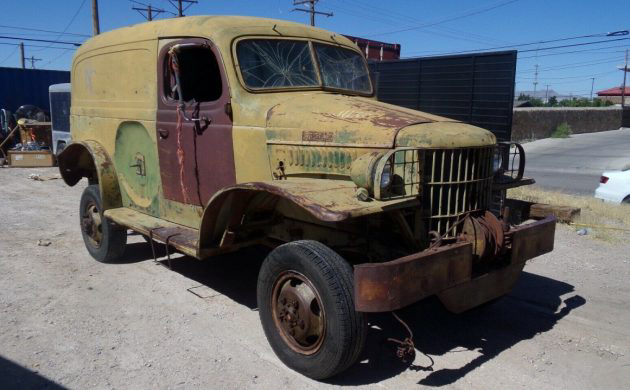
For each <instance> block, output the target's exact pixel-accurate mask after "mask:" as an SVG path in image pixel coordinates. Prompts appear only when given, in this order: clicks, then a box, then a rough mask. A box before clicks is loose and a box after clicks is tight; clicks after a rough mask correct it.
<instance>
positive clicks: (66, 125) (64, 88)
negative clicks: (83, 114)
mask: <svg viewBox="0 0 630 390" xmlns="http://www.w3.org/2000/svg"><path fill="white" fill-rule="evenodd" d="M48 94H49V96H50V121H51V122H52V148H53V153H54V154H55V155H58V154H59V153H61V151H62V150H63V149H64V148H65V147H66V145H68V144H69V143H70V141H71V140H72V137H71V136H70V83H64V84H53V85H51V86H50V87H48Z"/></svg>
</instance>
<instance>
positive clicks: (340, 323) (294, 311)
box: [258, 241, 367, 379]
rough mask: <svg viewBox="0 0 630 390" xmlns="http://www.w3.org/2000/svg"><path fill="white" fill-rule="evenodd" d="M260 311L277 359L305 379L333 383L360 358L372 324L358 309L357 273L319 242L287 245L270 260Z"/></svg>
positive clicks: (265, 270)
mask: <svg viewBox="0 0 630 390" xmlns="http://www.w3.org/2000/svg"><path fill="white" fill-rule="evenodd" d="M258 308H259V311H260V320H261V322H262V326H263V329H264V331H265V335H266V336H267V340H268V341H269V344H271V347H272V348H273V350H274V352H275V353H276V355H277V356H278V357H279V358H280V360H282V362H283V363H284V364H286V365H287V366H288V367H290V368H292V369H293V370H295V371H297V372H299V373H301V374H303V375H306V376H308V377H310V378H313V379H325V378H329V377H331V376H333V375H335V374H338V373H339V372H341V371H343V370H345V369H347V368H348V367H350V366H351V365H352V364H354V363H355V362H356V360H357V359H358V358H359V355H360V354H361V351H362V349H363V345H364V343H365V337H366V332H367V321H366V316H365V314H364V313H359V312H357V311H356V310H355V308H354V287H353V271H352V267H351V266H350V264H348V262H346V261H345V260H344V259H343V258H341V256H339V255H338V254H337V253H335V252H334V251H333V250H332V249H330V248H328V247H327V246H325V245H323V244H321V243H319V242H317V241H295V242H291V243H288V244H284V245H281V246H279V247H277V248H276V249H274V250H273V251H272V252H271V253H270V254H269V256H267V258H266V259H265V261H264V263H263V265H262V267H261V270H260V273H259V276H258Z"/></svg>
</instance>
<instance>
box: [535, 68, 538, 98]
mask: <svg viewBox="0 0 630 390" xmlns="http://www.w3.org/2000/svg"><path fill="white" fill-rule="evenodd" d="M534 67H535V69H536V70H535V71H534V97H536V86H537V85H538V64H536V65H534Z"/></svg>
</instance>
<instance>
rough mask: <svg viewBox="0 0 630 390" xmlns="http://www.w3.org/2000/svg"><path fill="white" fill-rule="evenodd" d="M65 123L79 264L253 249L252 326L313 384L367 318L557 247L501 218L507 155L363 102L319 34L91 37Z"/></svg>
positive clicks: (468, 303) (234, 22) (485, 141)
mask: <svg viewBox="0 0 630 390" xmlns="http://www.w3.org/2000/svg"><path fill="white" fill-rule="evenodd" d="M71 131H72V139H73V142H72V143H71V144H70V145H68V146H67V147H66V149H65V150H64V151H63V153H61V155H60V156H59V167H60V171H61V174H62V176H63V179H64V180H65V182H66V183H67V184H69V185H75V184H76V183H78V182H79V181H80V180H81V178H87V179H88V184H89V185H88V186H87V188H86V189H85V191H84V193H83V196H82V198H81V202H80V218H81V220H80V223H81V229H82V234H83V238H84V241H85V245H86V248H87V249H88V251H89V252H90V254H91V255H92V256H93V257H95V258H96V259H97V260H99V261H104V262H107V261H116V260H117V259H119V258H121V257H124V248H125V244H126V240H127V230H133V231H135V232H138V233H141V234H143V235H145V236H147V237H149V238H150V240H154V241H157V242H162V243H167V244H168V245H169V246H172V247H174V248H176V249H177V250H178V251H180V252H182V253H184V254H186V255H189V256H192V257H195V258H198V259H205V258H209V257H212V256H214V255H217V254H221V253H225V252H228V251H235V250H237V249H239V248H243V247H245V246H251V245H260V244H263V245H267V246H269V247H270V248H272V250H271V252H270V253H269V255H268V256H267V258H266V259H265V261H264V263H263V265H262V268H261V270H260V274H259V279H258V306H259V310H260V317H261V322H262V325H263V328H264V330H265V334H266V335H267V338H268V340H269V342H270V344H271V346H272V348H273V349H274V351H275V352H276V354H277V355H278V356H279V357H280V359H281V360H282V361H283V362H284V363H285V364H287V365H288V366H290V367H291V368H293V369H295V370H297V371H299V372H301V373H303V374H305V375H307V376H310V377H312V378H317V379H321V378H326V377H330V376H332V375H335V374H337V373H339V372H341V371H343V370H344V369H346V368H347V367H349V366H350V365H352V364H353V363H354V362H355V361H356V360H357V358H358V356H359V354H360V352H361V349H362V347H363V343H364V340H365V335H366V327H367V322H366V313H369V312H385V311H394V310H397V309H399V308H402V307H405V306H408V305H410V304H412V303H414V302H417V301H419V300H421V299H423V298H425V297H428V296H432V295H437V297H438V298H439V299H440V300H441V301H442V302H443V303H444V305H445V306H446V307H447V308H448V309H449V310H451V311H454V312H462V311H465V310H467V309H470V308H472V307H475V306H478V305H480V304H482V303H485V302H488V301H491V300H493V299H495V298H498V297H500V296H502V295H504V294H506V293H507V292H509V291H510V289H511V288H512V286H513V285H514V283H515V282H516V280H517V278H518V277H519V275H520V273H521V270H522V269H523V267H524V264H525V261H526V260H528V259H531V258H533V257H536V256H538V255H541V254H543V253H546V252H549V251H551V250H552V248H553V237H554V230H555V220H554V219H553V218H547V219H544V220H542V221H538V222H534V223H531V224H526V225H519V226H512V225H510V224H509V223H508V218H507V209H506V207H505V206H504V200H505V189H506V188H508V187H512V186H518V185H523V184H528V183H530V182H531V180H530V181H528V180H526V179H523V178H522V168H523V164H524V159H525V156H524V154H523V153H522V148H519V146H518V145H510V144H504V145H497V143H496V140H495V137H494V135H493V134H492V133H490V132H488V131H486V130H484V129H481V128H478V127H475V126H471V125H468V124H465V123H460V122H458V121H455V120H451V119H448V118H443V117H438V116H435V115H431V114H428V113H424V112H419V111H414V110H410V109H406V108H402V107H398V106H394V105H390V104H385V103H381V102H378V101H377V100H376V99H375V97H374V90H373V86H372V82H371V80H370V76H369V73H368V69H367V66H366V62H365V59H364V57H363V56H362V53H361V52H360V51H359V49H358V48H357V47H356V45H354V44H353V43H352V42H351V41H350V40H348V39H347V38H345V37H343V36H341V35H338V34H335V33H332V32H329V31H325V30H322V29H318V28H312V27H307V26H304V25H301V24H296V23H291V22H287V21H279V20H269V19H259V18H247V17H227V16H196V17H186V18H177V19H171V20H163V21H157V22H151V23H145V24H140V25H137V26H132V27H127V28H121V29H118V30H114V31H111V32H107V33H104V34H101V35H99V36H96V37H94V38H92V39H90V40H88V41H87V42H86V43H85V44H83V45H82V46H81V47H80V48H79V49H78V50H77V53H76V54H75V57H74V61H73V66H72V111H71ZM515 161H516V168H515V167H514V164H515Z"/></svg>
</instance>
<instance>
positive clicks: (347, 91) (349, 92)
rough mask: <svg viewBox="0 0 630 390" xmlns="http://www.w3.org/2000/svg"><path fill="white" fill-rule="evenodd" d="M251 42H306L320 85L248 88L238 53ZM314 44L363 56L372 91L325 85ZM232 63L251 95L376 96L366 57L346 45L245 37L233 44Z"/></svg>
mask: <svg viewBox="0 0 630 390" xmlns="http://www.w3.org/2000/svg"><path fill="white" fill-rule="evenodd" d="M249 40H285V41H302V42H306V43H307V44H308V46H309V51H310V53H311V59H312V61H313V66H314V68H315V72H316V77H317V82H318V85H313V86H296V87H290V86H289V87H277V88H253V87H250V86H248V85H247V84H246V83H245V78H244V77H243V74H242V72H241V66H240V63H239V59H238V52H237V46H238V44H239V43H240V42H243V41H249ZM313 43H319V44H324V45H329V46H332V47H338V48H340V49H342V50H350V51H352V52H354V53H356V54H357V55H359V56H361V58H362V59H363V65H364V66H365V70H366V72H367V77H368V80H369V84H370V91H369V92H361V91H357V90H353V89H344V88H335V87H330V86H326V85H324V82H323V79H322V70H321V68H320V64H319V58H318V57H317V51H316V50H315V46H314V45H313ZM232 63H233V64H234V69H235V71H236V75H237V78H238V80H239V82H240V84H241V86H242V87H243V88H244V89H245V90H247V91H248V92H251V93H276V92H296V91H329V92H338V93H342V94H346V95H357V96H366V97H373V96H374V94H375V91H374V83H373V82H372V77H371V74H370V68H369V66H368V64H367V61H366V60H365V57H364V56H363V53H361V52H360V51H358V50H357V49H356V48H354V47H352V46H348V45H345V44H341V43H338V42H330V41H325V40H320V39H314V38H306V37H295V36H281V37H278V36H268V35H262V36H258V35H251V36H243V37H240V38H237V39H235V40H234V41H233V42H232Z"/></svg>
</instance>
